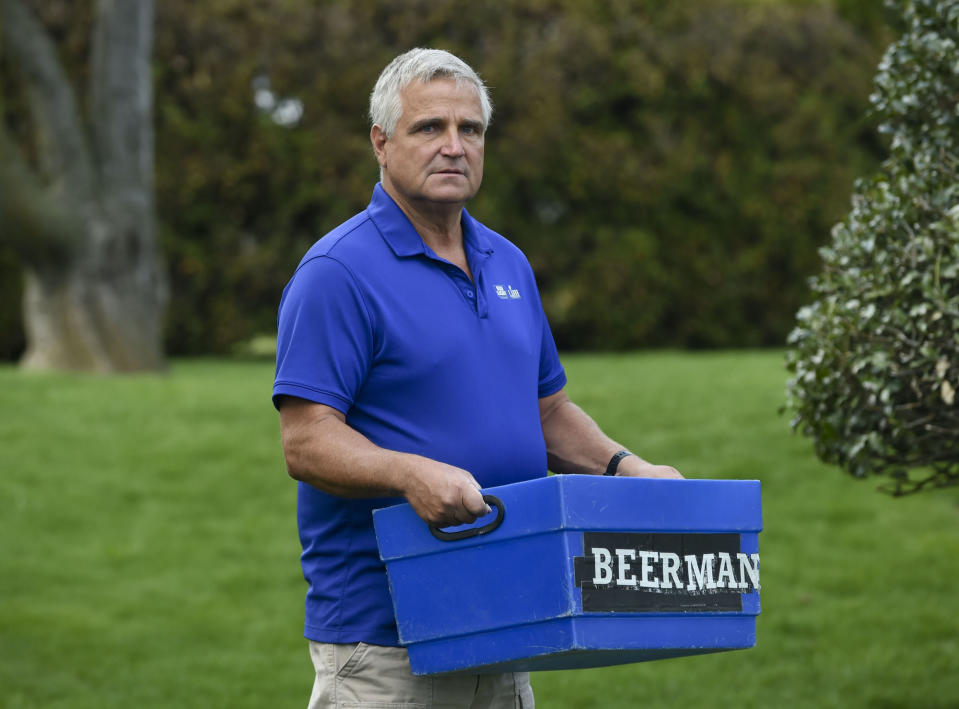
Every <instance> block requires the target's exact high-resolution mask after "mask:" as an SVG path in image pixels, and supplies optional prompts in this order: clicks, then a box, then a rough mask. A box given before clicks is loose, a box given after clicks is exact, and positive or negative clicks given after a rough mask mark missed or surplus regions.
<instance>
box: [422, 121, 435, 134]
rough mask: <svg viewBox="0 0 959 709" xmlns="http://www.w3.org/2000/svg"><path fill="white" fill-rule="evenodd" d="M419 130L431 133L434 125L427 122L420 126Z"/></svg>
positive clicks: (433, 130)
mask: <svg viewBox="0 0 959 709" xmlns="http://www.w3.org/2000/svg"><path fill="white" fill-rule="evenodd" d="M420 131H422V132H423V133H433V132H435V131H436V126H435V125H433V124H432V123H428V124H426V125H425V126H423V127H421V128H420Z"/></svg>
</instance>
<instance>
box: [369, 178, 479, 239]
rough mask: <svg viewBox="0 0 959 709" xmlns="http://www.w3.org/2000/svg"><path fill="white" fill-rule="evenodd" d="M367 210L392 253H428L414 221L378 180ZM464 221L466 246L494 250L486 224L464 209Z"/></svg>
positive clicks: (462, 218)
mask: <svg viewBox="0 0 959 709" xmlns="http://www.w3.org/2000/svg"><path fill="white" fill-rule="evenodd" d="M366 211H367V213H368V214H369V215H370V219H372V220H373V223H374V224H376V228H377V229H379V230H380V233H381V234H382V235H383V239H385V240H386V243H387V244H389V246H390V248H391V249H393V253H395V254H396V255H397V256H400V257H403V256H416V255H418V254H426V253H427V250H426V244H424V243H423V239H422V238H421V237H420V235H419V233H417V231H416V229H415V228H414V227H413V224H412V223H411V222H410V220H409V219H407V217H406V215H405V214H404V213H403V210H402V209H400V208H399V206H398V205H397V204H396V202H394V201H393V198H392V197H390V196H389V195H388V194H387V193H386V190H384V189H383V185H382V184H381V183H379V182H377V183H376V187H374V188H373V197H372V199H371V200H370V206H369V207H367V210H366ZM461 223H462V225H463V241H464V243H465V246H466V248H467V249H469V250H472V251H477V252H480V253H484V254H491V253H492V252H493V247H492V244H491V243H490V241H489V238H488V237H487V236H486V234H485V233H484V228H483V225H482V224H480V223H479V222H477V221H476V220H475V219H473V217H471V216H470V214H469V212H467V211H466V210H465V209H464V210H463V216H462V217H461Z"/></svg>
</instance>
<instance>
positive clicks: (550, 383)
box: [529, 267, 566, 399]
mask: <svg viewBox="0 0 959 709" xmlns="http://www.w3.org/2000/svg"><path fill="white" fill-rule="evenodd" d="M529 272H530V282H531V284H532V286H533V289H534V292H535V293H536V304H537V306H538V307H539V314H540V319H541V320H542V333H541V335H540V337H541V342H540V348H539V386H538V389H537V390H538V394H539V398H540V399H542V398H543V397H546V396H550V395H551V394H555V393H556V392H558V391H559V390H560V389H562V388H563V387H564V386H566V371H565V370H564V369H563V365H562V363H561V362H560V361H559V352H558V351H557V350H556V341H555V340H554V339H553V331H552V330H550V327H549V321H548V320H547V319H546V311H544V310H543V302H542V300H541V299H540V296H539V288H538V287H537V285H536V277H535V276H534V275H533V269H532V268H531V267H530V271H529Z"/></svg>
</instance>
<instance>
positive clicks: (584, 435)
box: [539, 390, 683, 478]
mask: <svg viewBox="0 0 959 709" xmlns="http://www.w3.org/2000/svg"><path fill="white" fill-rule="evenodd" d="M539 416H540V421H541V422H542V424H543V437H544V438H545V439H546V455H547V462H548V463H549V469H550V470H552V471H553V472H554V473H583V474H587V475H595V474H600V475H601V474H603V473H604V472H606V466H607V465H608V464H609V461H610V458H612V457H613V455H615V454H616V452H617V451H620V450H623V446H621V445H619V444H618V443H616V441H614V440H613V439H611V438H609V437H608V436H607V435H606V434H605V433H603V432H602V430H600V428H599V426H598V425H596V422H595V421H593V419H592V418H590V417H589V415H588V414H587V413H586V412H585V411H583V410H582V409H581V408H579V407H578V406H577V405H576V404H574V403H573V402H572V401H570V398H569V397H568V396H567V395H566V392H565V391H562V390H560V391H558V392H556V393H555V394H551V395H550V396H545V397H543V398H542V399H540V400H539ZM616 474H617V475H622V476H629V477H642V478H681V477H683V476H682V475H681V474H680V473H679V471H677V470H676V469H675V468H672V467H670V466H668V465H653V464H652V463H648V462H647V461H645V460H643V459H642V458H640V457H639V456H638V455H630V456H627V457H625V458H623V459H622V460H621V461H620V463H619V467H618V468H617V470H616Z"/></svg>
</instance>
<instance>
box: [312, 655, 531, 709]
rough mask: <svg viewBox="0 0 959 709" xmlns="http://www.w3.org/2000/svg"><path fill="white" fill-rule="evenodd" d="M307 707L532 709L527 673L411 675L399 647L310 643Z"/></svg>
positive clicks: (346, 708)
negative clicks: (310, 688)
mask: <svg viewBox="0 0 959 709" xmlns="http://www.w3.org/2000/svg"><path fill="white" fill-rule="evenodd" d="M310 657H311V658H312V659H313V666H314V667H315V668H316V682H315V683H314V684H313V695H312V696H311V697H310V706H309V709H362V708H363V707H376V709H385V708H387V707H399V708H403V709H426V708H432V707H435V708H436V709H440V708H442V709H532V708H533V706H534V705H533V690H532V688H531V687H530V685H529V673H527V672H518V673H515V674H514V673H506V674H497V675H453V676H446V675H440V676H437V677H416V676H414V675H413V673H412V672H410V661H409V656H408V655H407V653H406V649H405V648H401V647H382V646H380V645H367V644H366V643H354V644H349V645H332V644H328V643H317V642H312V641H311V642H310Z"/></svg>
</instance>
